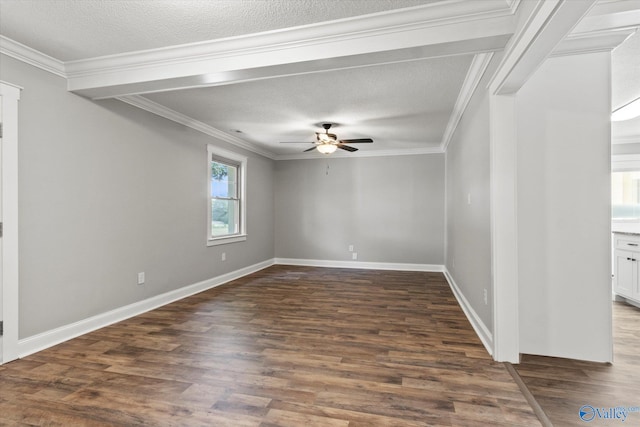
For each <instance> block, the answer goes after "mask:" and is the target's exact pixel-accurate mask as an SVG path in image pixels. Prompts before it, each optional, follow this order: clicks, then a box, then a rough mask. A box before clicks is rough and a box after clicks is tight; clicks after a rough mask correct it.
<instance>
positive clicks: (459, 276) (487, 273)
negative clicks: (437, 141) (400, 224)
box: [446, 53, 501, 338]
mask: <svg viewBox="0 0 640 427" xmlns="http://www.w3.org/2000/svg"><path fill="white" fill-rule="evenodd" d="M500 58H501V54H500V53H496V54H495V55H494V57H493V58H492V60H491V63H490V64H489V67H488V69H487V71H486V72H485V74H484V76H483V78H482V80H481V82H480V84H479V85H478V88H477V89H476V92H475V93H474V95H473V97H472V98H471V100H470V102H469V104H468V106H467V109H466V110H465V113H464V115H463V117H462V119H461V120H460V123H459V124H458V127H457V128H456V131H455V133H454V135H453V137H452V139H451V142H450V143H449V146H448V147H447V155H446V159H447V167H446V169H447V178H446V186H447V233H446V267H447V270H448V272H449V274H450V275H451V278H452V279H453V280H454V281H455V283H456V285H457V286H458V288H459V289H460V291H461V292H462V294H463V296H464V298H465V299H466V301H467V302H468V303H469V305H470V308H471V309H472V310H473V311H474V312H475V313H476V315H477V316H478V319H479V320H480V321H481V322H482V323H483V325H482V326H484V328H485V329H486V330H487V331H489V333H492V330H493V304H492V302H493V296H492V295H493V294H492V283H491V218H490V191H489V190H490V182H489V178H490V175H489V172H490V169H489V161H490V145H489V142H490V140H489V136H490V135H489V96H488V93H487V90H486V86H487V82H488V78H489V77H490V76H491V75H492V74H493V72H494V70H495V68H496V67H497V64H499V62H500ZM469 199H470V203H469ZM485 289H486V292H487V302H486V303H485V301H484V292H485ZM478 319H476V320H478ZM487 338H488V337H487Z"/></svg>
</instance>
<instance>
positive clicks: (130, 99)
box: [116, 95, 274, 160]
mask: <svg viewBox="0 0 640 427" xmlns="http://www.w3.org/2000/svg"><path fill="white" fill-rule="evenodd" d="M116 99H118V100H120V101H122V102H125V103H127V104H129V105H132V106H134V107H138V108H141V109H143V110H146V111H148V112H150V113H153V114H155V115H158V116H160V117H164V118H165V119H169V120H171V121H173V122H176V123H180V124H182V125H184V126H187V127H188V128H191V129H194V130H197V131H198V132H202V133H204V134H206V135H209V136H212V137H214V138H216V139H219V140H221V141H224V142H227V143H229V144H231V145H234V146H236V147H239V148H243V149H245V150H248V151H251V152H253V153H256V154H259V155H261V156H264V157H267V158H269V159H272V160H273V159H274V155H273V153H271V152H269V151H266V150H263V149H261V148H259V147H257V146H255V145H254V144H251V143H249V142H247V141H245V140H243V139H240V138H238V137H235V136H233V135H229V134H228V133H226V132H223V131H221V130H220V129H216V128H214V127H213V126H209V125H208V124H206V123H203V122H201V121H199V120H196V119H193V118H191V117H189V116H186V115H184V114H182V113H179V112H177V111H175V110H172V109H170V108H167V107H165V106H163V105H160V104H158V103H156V102H153V101H151V100H149V99H147V98H145V97H143V96H139V95H128V96H121V97H117V98H116Z"/></svg>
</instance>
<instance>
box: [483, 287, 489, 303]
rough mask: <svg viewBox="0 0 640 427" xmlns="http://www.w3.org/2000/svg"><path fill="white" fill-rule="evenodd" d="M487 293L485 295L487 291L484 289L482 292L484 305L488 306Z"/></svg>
mask: <svg viewBox="0 0 640 427" xmlns="http://www.w3.org/2000/svg"><path fill="white" fill-rule="evenodd" d="M487 295H488V293H487V289H486V288H485V290H484V305H488V304H489V298H488V296H487Z"/></svg>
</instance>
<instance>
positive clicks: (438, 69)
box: [0, 0, 640, 155]
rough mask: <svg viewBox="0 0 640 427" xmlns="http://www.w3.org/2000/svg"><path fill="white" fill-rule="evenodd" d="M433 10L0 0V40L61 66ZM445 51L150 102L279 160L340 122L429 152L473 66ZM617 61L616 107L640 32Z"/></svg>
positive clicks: (408, 0) (371, 147) (284, 2)
mask: <svg viewBox="0 0 640 427" xmlns="http://www.w3.org/2000/svg"><path fill="white" fill-rule="evenodd" d="M474 1H482V0H474ZM435 2H436V0H0V34H2V35H3V36H5V37H8V38H10V39H13V40H15V41H17V42H19V43H22V44H24V45H26V46H29V47H31V48H33V49H36V50H38V51H40V52H42V53H45V54H47V55H49V56H51V57H53V58H55V59H58V60H60V61H73V60H78V59H87V58H94V57H99V56H104V55H113V54H119V53H124V52H132V51H141V50H147V49H155V48H161V47H166V46H175V45H181V44H188V43H194V42H201V41H206V40H215V39H220V38H225V37H234V36H240V35H245V34H252V33H258V32H264V31H278V30H284V29H286V28H289V27H295V26H303V25H307V24H313V23H318V22H324V21H335V20H350V19H352V18H354V17H356V16H359V15H364V14H371V13H385V11H389V10H392V9H399V8H406V7H420V6H421V5H425V4H430V3H435ZM329 25H330V24H329ZM446 55H452V54H451V52H449V53H446V54H444V56H441V57H439V58H431V59H421V60H415V61H408V62H401V63H400V62H399V63H393V64H386V65H372V66H366V67H360V68H350V69H347V68H345V69H339V70H334V71H324V72H315V73H308V74H299V75H293V76H287V77H282V76H281V77H276V78H269V79H266V80H257V81H251V82H244V83H235V84H230V85H226V86H224V85H223V86H216V87H209V88H199V89H189V90H179V91H173V92H165V93H155V94H147V95H145V96H146V97H147V98H148V99H150V100H152V101H154V102H156V103H158V104H160V105H163V106H165V107H168V108H171V109H173V110H175V111H176V112H178V113H181V114H184V115H186V116H189V117H191V118H193V119H195V120H198V121H201V122H203V123H206V124H208V125H210V126H212V127H214V128H216V129H218V130H220V131H222V132H226V133H228V134H230V135H233V136H235V137H238V138H241V139H243V140H245V141H247V142H249V143H252V144H254V145H256V146H259V148H262V151H264V150H266V151H270V152H272V153H274V154H275V155H287V154H296V153H300V152H301V151H303V150H304V149H305V148H307V146H306V145H304V144H280V141H301V142H302V141H311V140H312V139H313V136H314V135H313V132H314V131H317V130H319V129H318V127H319V125H320V124H321V123H323V122H331V123H336V124H337V125H338V126H337V127H336V128H335V129H334V131H335V133H337V134H338V137H339V138H341V139H351V138H363V137H371V138H373V139H374V140H375V143H374V144H366V146H364V144H363V145H360V146H359V148H361V149H362V151H379V150H382V151H384V152H388V151H389V150H402V149H412V148H417V149H427V150H429V149H433V148H435V147H437V146H439V145H440V143H441V142H442V139H443V135H444V132H445V129H446V127H447V124H448V122H449V120H450V119H451V113H452V110H453V106H454V104H455V102H456V99H457V97H458V95H459V93H460V88H461V87H462V83H463V81H464V78H465V75H466V73H467V71H468V69H469V65H470V63H471V60H472V57H471V55H453V56H446ZM612 58H613V61H612V76H613V87H612V102H613V107H614V108H616V107H618V106H620V105H624V104H625V103H627V102H629V101H630V100H632V99H635V98H636V97H638V96H640V78H638V70H639V69H640V35H635V36H634V37H632V38H630V39H629V40H628V41H627V42H626V43H625V44H624V45H622V46H620V47H619V48H618V49H616V51H614V53H613V55H612ZM293 59H295V58H292V60H293ZM364 62H366V61H364ZM639 122H640V119H637V120H631V121H627V122H621V123H614V124H613V125H612V129H613V136H614V139H615V138H628V137H630V136H632V137H633V136H637V135H639V134H640V131H639V129H640V123H639ZM236 130H239V131H240V132H236ZM365 154H366V153H365Z"/></svg>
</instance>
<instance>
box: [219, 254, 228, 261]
mask: <svg viewBox="0 0 640 427" xmlns="http://www.w3.org/2000/svg"><path fill="white" fill-rule="evenodd" d="M220 259H221V260H222V261H226V260H227V253H226V252H222V256H221V257H220Z"/></svg>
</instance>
